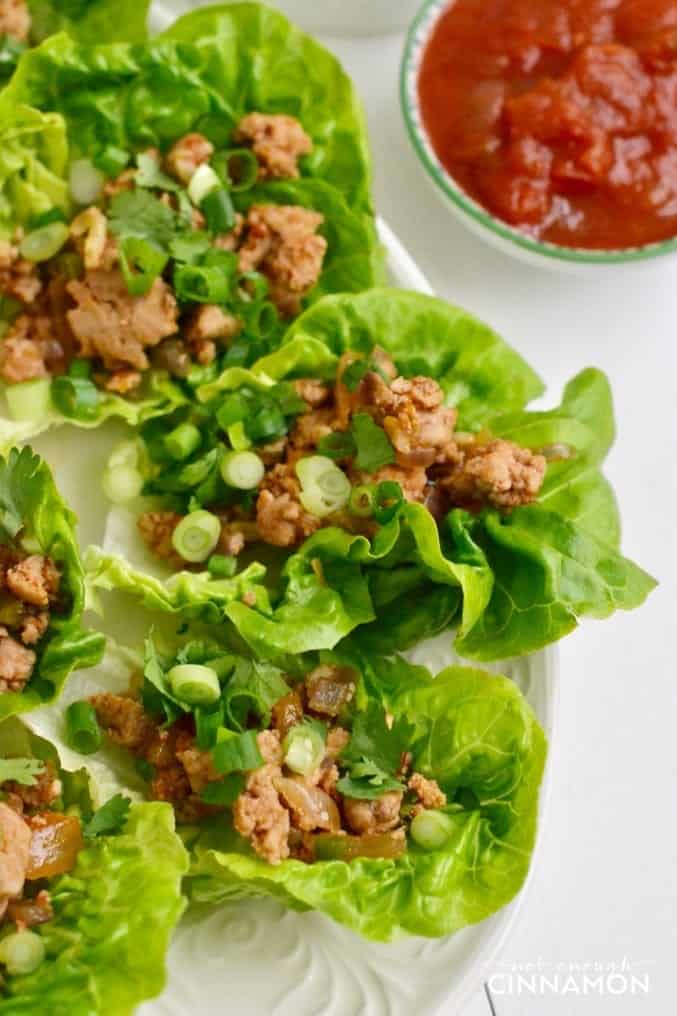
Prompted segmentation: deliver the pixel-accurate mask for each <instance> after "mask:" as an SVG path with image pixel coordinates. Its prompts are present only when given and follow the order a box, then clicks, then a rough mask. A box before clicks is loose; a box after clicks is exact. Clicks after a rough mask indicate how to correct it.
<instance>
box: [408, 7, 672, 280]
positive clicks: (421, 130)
mask: <svg viewBox="0 0 677 1016" xmlns="http://www.w3.org/2000/svg"><path fill="white" fill-rule="evenodd" d="M453 2H454V0H426V2H425V3H424V4H423V6H422V7H421V9H420V11H419V13H418V15H417V17H416V19H415V20H414V22H413V23H412V25H411V27H410V29H409V34H408V36H407V42H406V45H405V49H404V56H403V58H402V68H401V75H400V100H401V104H402V112H403V115H404V120H405V123H406V126H407V130H408V132H409V137H410V139H411V142H412V144H413V146H414V149H415V151H416V153H417V155H418V157H419V158H420V160H421V162H422V163H423V167H424V169H425V170H426V174H427V176H428V178H429V179H430V180H431V181H432V183H433V184H434V185H435V187H436V188H437V189H438V190H439V191H441V193H442V194H443V195H444V197H445V198H446V203H447V205H448V207H449V208H450V209H451V210H452V212H453V213H454V214H455V215H456V217H457V218H458V219H460V220H461V221H462V222H463V223H464V224H465V225H466V226H467V227H468V229H470V230H471V231H472V232H473V233H475V234H477V235H478V236H480V237H481V238H482V239H483V240H486V241H487V242H488V243H490V244H491V245H492V246H493V247H496V248H498V249H499V250H502V251H503V252H504V253H506V254H510V255H512V256H513V257H516V258H518V259H520V260H521V261H526V262H528V263H530V264H532V265H537V266H539V267H541V268H549V269H553V270H555V271H562V272H568V273H570V274H571V273H573V274H577V275H581V274H586V275H590V274H592V273H600V272H609V271H612V270H613V271H614V272H618V271H619V270H620V269H622V268H625V269H627V268H628V266H633V267H634V266H635V265H636V264H637V262H640V261H643V262H646V261H648V260H649V259H652V258H658V257H662V256H665V255H669V254H672V255H675V254H677V237H675V238H673V239H671V240H666V241H663V242H661V243H652V244H647V245H646V246H644V247H625V248H623V249H621V250H601V251H599V250H587V249H583V248H576V247H563V246H560V245H558V244H554V243H547V242H545V241H540V240H535V239H533V238H532V237H530V236H527V235H526V234H525V233H522V232H520V230H518V229H515V228H514V227H513V226H510V225H509V224H508V223H507V222H503V221H502V220H501V219H498V218H496V216H494V215H492V214H491V213H490V212H488V211H487V210H486V208H484V207H483V206H482V205H480V204H479V203H478V202H477V201H475V200H474V199H473V198H472V197H470V195H469V194H467V193H466V191H465V190H464V189H463V188H462V187H461V185H460V184H459V183H458V181H457V180H455V179H454V177H453V176H452V175H451V174H450V173H449V172H448V171H447V170H446V169H445V167H444V166H443V165H442V163H441V162H440V160H439V159H438V157H437V154H436V152H435V150H434V148H433V145H432V142H431V140H430V137H429V136H428V132H427V131H426V129H425V125H424V123H423V118H422V116H421V110H420V105H419V95H418V78H419V72H420V68H421V61H422V58H423V54H424V52H425V48H426V46H427V44H428V41H429V39H430V37H431V35H432V32H433V30H434V28H435V26H436V24H437V21H438V20H439V18H440V17H441V16H442V14H444V13H445V11H447V10H448V9H449V7H450V6H451V4H452V3H453Z"/></svg>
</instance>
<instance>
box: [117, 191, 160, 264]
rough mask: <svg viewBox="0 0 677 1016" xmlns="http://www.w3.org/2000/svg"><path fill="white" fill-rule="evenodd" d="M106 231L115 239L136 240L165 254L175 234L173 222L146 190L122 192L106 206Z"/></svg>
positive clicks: (158, 201) (158, 202) (157, 200)
mask: <svg viewBox="0 0 677 1016" xmlns="http://www.w3.org/2000/svg"><path fill="white" fill-rule="evenodd" d="M108 227H109V229H110V231H111V233H114V234H115V235H116V236H122V237H126V236H138V237H141V239H143V240H148V241H149V243H152V244H154V245H155V246H156V247H159V248H160V249H161V250H166V249H167V248H168V246H169V244H170V243H171V241H172V239H173V238H174V236H175V235H176V233H177V218H176V214H175V212H173V211H172V209H171V208H167V206H166V205H164V204H163V203H162V202H161V201H160V200H159V199H158V198H156V197H155V196H154V195H153V194H150V193H149V192H148V191H147V190H132V191H122V192H121V193H120V194H116V195H115V197H114V198H113V199H112V201H111V203H110V210H109V218H108Z"/></svg>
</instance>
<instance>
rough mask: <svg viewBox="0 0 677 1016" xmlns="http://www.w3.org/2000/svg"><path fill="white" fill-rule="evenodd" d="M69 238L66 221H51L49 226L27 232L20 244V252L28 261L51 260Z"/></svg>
mask: <svg viewBox="0 0 677 1016" xmlns="http://www.w3.org/2000/svg"><path fill="white" fill-rule="evenodd" d="M67 239H68V226H67V225H66V223H65V222H50V223H49V225H48V226H42V227H41V228H40V229H34V230H33V232H32V233H27V234H26V236H25V237H24V238H23V240H22V241H21V243H20V244H19V253H20V254H21V257H22V258H25V259H26V260H27V261H34V262H39V261H49V259H50V258H53V257H54V255H55V254H58V253H59V251H60V250H61V248H62V247H63V245H64V244H65V242H66V240H67Z"/></svg>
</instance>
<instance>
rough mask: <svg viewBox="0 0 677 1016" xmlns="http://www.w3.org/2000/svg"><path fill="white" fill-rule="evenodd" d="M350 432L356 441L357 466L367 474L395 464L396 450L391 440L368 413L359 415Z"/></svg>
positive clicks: (355, 417)
mask: <svg viewBox="0 0 677 1016" xmlns="http://www.w3.org/2000/svg"><path fill="white" fill-rule="evenodd" d="M350 430H351V433H352V436H353V438H354V441H355V447H356V449H357V457H356V459H355V465H356V466H357V468H358V469H362V470H364V472H365V473H375V472H376V471H377V470H378V469H380V468H381V466H389V465H391V464H392V463H394V462H395V449H394V448H393V446H392V444H391V443H390V438H389V437H388V435H387V434H386V432H385V431H384V430H383V428H382V427H379V426H378V424H377V423H374V421H373V420H372V418H371V416H369V414H368V413H357V414H356V415H355V416H354V417H353V419H352V422H351V425H350Z"/></svg>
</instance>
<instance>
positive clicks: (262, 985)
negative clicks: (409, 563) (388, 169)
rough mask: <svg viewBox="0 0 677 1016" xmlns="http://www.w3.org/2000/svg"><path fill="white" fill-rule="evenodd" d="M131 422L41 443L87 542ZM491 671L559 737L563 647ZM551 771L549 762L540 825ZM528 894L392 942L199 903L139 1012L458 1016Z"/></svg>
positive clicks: (405, 261) (392, 260) (400, 253)
mask: <svg viewBox="0 0 677 1016" xmlns="http://www.w3.org/2000/svg"><path fill="white" fill-rule="evenodd" d="M379 234H380V237H381V241H382V243H383V245H384V247H385V250H386V255H387V263H388V269H389V272H390V276H391V280H392V282H393V284H394V285H396V286H399V287H401V288H406V289H416V290H419V291H420V292H425V293H431V292H432V290H431V287H430V285H429V283H428V282H427V280H426V279H425V277H424V275H423V274H422V273H421V271H420V269H419V268H418V266H417V265H416V263H415V262H414V260H413V259H412V257H411V256H410V254H409V253H408V252H407V251H406V250H405V248H404V247H403V246H402V245H401V243H400V242H399V240H398V239H397V237H396V236H395V235H394V234H393V232H392V230H391V229H390V228H389V227H388V226H387V225H386V224H385V223H384V222H382V221H379ZM124 430H125V428H124V427H123V426H122V425H120V424H114V423H108V424H106V425H105V426H104V427H102V428H101V429H99V430H96V431H90V432H78V431H76V430H70V431H68V432H67V431H65V430H64V429H60V430H58V431H55V432H53V433H50V434H46V435H43V436H42V437H41V438H39V439H38V440H36V441H35V442H34V444H35V448H36V450H37V451H39V452H40V453H41V454H42V455H44V456H45V457H46V458H47V460H48V462H49V463H50V464H51V466H52V468H53V469H54V472H55V475H56V479H57V482H58V484H59V486H60V488H61V490H62V491H63V493H64V496H65V497H66V498H67V499H68V500H69V502H70V503H71V504H72V506H73V508H74V509H75V511H76V512H77V514H78V516H79V518H80V542H81V544H82V546H83V547H84V546H86V545H87V544H88V543H101V542H102V541H103V537H104V523H105V517H104V516H105V512H104V511H102V500H101V496H100V494H99V491H100V490H101V486H100V480H101V474H102V472H103V468H104V466H105V462H106V459H107V457H108V454H109V452H110V450H111V448H112V446H113V444H114V443H115V442H116V441H118V440H119V439H120V437H121V436H122V435H123V434H124ZM66 435H67V437H66ZM119 609H120V608H119V607H117V608H116V610H115V613H116V615H117V614H118V611H119ZM123 610H124V611H125V613H123V615H122V616H120V617H118V616H116V617H114V618H109V619H107V622H111V623H110V624H109V623H106V625H105V627H107V628H109V630H111V628H112V630H113V631H116V632H117V633H118V636H120V634H121V633H124V632H130V631H133V630H135V629H136V630H138V628H139V623H140V621H141V617H140V612H139V611H135V609H134V605H133V603H132V602H131V601H129V602H128V603H126V604H125V607H124V608H123ZM126 611H128V613H126ZM141 613H142V612H141ZM410 656H411V658H412V659H413V660H415V662H417V663H422V664H425V665H426V666H427V667H429V668H430V669H431V670H432V671H433V672H438V671H439V670H442V669H443V668H444V667H445V666H448V665H449V664H450V663H452V662H454V660H455V656H454V653H453V651H452V650H451V636H450V635H449V634H446V635H443V636H439V637H438V638H436V639H434V640H431V641H429V642H426V643H422V644H421V645H420V646H418V647H417V648H416V649H415V650H413V651H412V653H411V654H410ZM492 669H495V670H497V671H499V672H501V673H505V674H507V675H508V676H510V677H511V678H513V680H515V681H516V682H517V683H518V684H519V686H520V688H521V689H522V691H523V692H524V694H525V695H526V696H527V698H528V700H529V702H530V703H531V705H532V707H533V709H534V710H535V712H536V715H537V716H538V718H539V720H540V722H541V724H542V726H543V727H544V729H545V731H546V733H547V735H548V738H549V739H550V741H551V743H552V734H553V728H554V721H555V713H556V701H557V653H556V650H555V649H554V648H550V649H548V650H546V651H545V652H541V653H537V654H535V655H533V656H530V657H525V658H521V659H518V660H514V661H510V662H509V663H503V664H501V665H500V666H497V667H494V668H492ZM548 778H549V769H546V776H545V782H544V786H543V791H542V797H541V833H542V828H543V821H544V815H545V803H546V800H547V792H548ZM537 863H538V848H537V850H536V852H535V855H534V865H535V864H537ZM532 870H533V865H532ZM527 892H528V883H527V886H526V887H525V888H524V889H523V890H522V892H521V893H520V895H519V896H518V897H517V899H516V900H515V901H514V902H513V903H512V904H511V905H510V906H508V907H506V908H504V909H503V910H502V911H501V912H500V913H498V914H496V915H495V916H493V917H491V918H489V919H488V920H486V921H484V922H482V923H481V924H479V925H476V926H474V927H472V928H467V929H464V930H463V931H461V932H459V933H457V934H456V935H453V936H450V937H448V938H443V939H437V940H428V939H420V938H415V939H405V940H402V941H401V942H397V943H395V944H393V945H380V944H375V943H369V942H365V941H364V940H363V939H361V938H359V937H358V936H356V935H354V934H353V933H352V932H350V931H348V930H346V929H345V928H342V927H340V926H339V925H337V924H335V923H334V922H332V921H331V920H329V919H328V918H326V917H324V916H323V915H321V914H315V913H306V914H299V913H294V912H291V911H287V910H285V909H284V908H283V907H282V906H280V905H279V904H277V903H275V902H273V901H270V900H263V899H262V900H243V901H239V902H236V903H231V904H228V905H224V906H223V907H219V908H203V907H200V908H197V909H194V910H191V911H190V912H189V913H188V914H187V915H186V917H185V918H184V920H183V921H182V923H181V925H180V927H179V929H178V931H177V934H176V937H175V940H174V943H173V945H172V948H171V950H170V954H169V978H168V984H167V988H166V990H165V992H164V994H163V995H162V996H161V997H160V998H159V999H157V1000H155V1001H152V1002H149V1003H147V1004H146V1005H143V1006H142V1007H141V1008H140V1010H139V1016H187V1014H188V1013H195V1014H199V1016H217V1014H222V1013H224V1012H234V1011H237V1012H239V1013H241V1014H242V1016H320V1014H321V1016H412V1013H415V1014H416V1016H429V1014H432V1013H434V1012H435V1011H436V1010H437V1009H438V1008H439V1007H440V1006H441V1005H442V1004H443V1003H444V1004H445V1007H446V1008H447V1011H448V1012H453V1013H455V1014H457V1013H460V1012H461V1008H462V1006H463V1004H464V1002H465V1001H466V1000H467V998H468V997H469V995H470V994H472V993H473V992H474V991H475V990H476V989H477V988H478V986H479V985H480V984H481V982H482V980H483V979H484V978H485V977H486V976H487V973H488V971H489V970H490V968H491V963H492V962H494V961H495V960H496V957H497V955H498V953H499V951H500V949H501V948H502V946H503V944H504V943H505V941H506V939H507V937H508V934H509V932H510V929H511V927H512V925H513V923H514V921H515V919H516V917H517V914H518V912H519V910H520V907H521V906H522V905H523V903H524V900H525V898H526V895H527Z"/></svg>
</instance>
